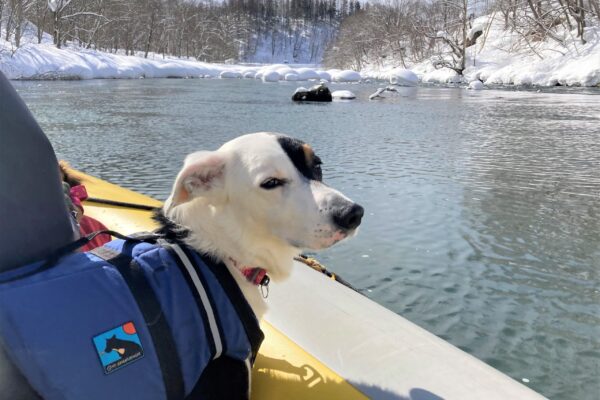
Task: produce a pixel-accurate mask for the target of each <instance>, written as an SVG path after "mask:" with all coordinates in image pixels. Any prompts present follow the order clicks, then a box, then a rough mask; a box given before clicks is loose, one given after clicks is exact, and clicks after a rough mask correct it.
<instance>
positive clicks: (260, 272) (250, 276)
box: [242, 267, 271, 286]
mask: <svg viewBox="0 0 600 400" xmlns="http://www.w3.org/2000/svg"><path fill="white" fill-rule="evenodd" d="M242 274H243V275H244V276H245V277H246V280H247V281H248V282H250V283H252V284H253V285H257V286H258V285H260V286H267V285H268V284H269V281H270V280H271V279H270V278H269V275H267V270H265V269H264V268H259V267H257V268H242Z"/></svg>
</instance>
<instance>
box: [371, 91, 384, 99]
mask: <svg viewBox="0 0 600 400" xmlns="http://www.w3.org/2000/svg"><path fill="white" fill-rule="evenodd" d="M383 92H385V88H379V89H377V90H376V91H375V93H373V94H372V95H370V96H369V100H380V99H385V96H382V94H383Z"/></svg>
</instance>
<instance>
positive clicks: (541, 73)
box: [361, 13, 600, 86]
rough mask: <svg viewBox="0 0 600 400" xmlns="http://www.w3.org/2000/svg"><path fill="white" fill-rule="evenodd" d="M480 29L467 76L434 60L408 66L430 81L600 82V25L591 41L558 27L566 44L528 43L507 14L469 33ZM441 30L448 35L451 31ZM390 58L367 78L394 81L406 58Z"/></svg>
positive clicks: (486, 19)
mask: <svg viewBox="0 0 600 400" xmlns="http://www.w3.org/2000/svg"><path fill="white" fill-rule="evenodd" d="M557 29H559V28H557ZM477 32H482V35H481V36H479V37H478V38H477V41H476V42H475V44H474V45H472V46H470V47H469V48H468V49H467V63H466V68H465V70H464V71H463V76H461V75H458V74H457V73H456V71H454V70H452V69H449V68H440V69H437V68H436V67H435V66H434V64H433V62H432V61H431V60H426V61H424V62H421V63H418V64H414V65H408V68H409V69H410V70H411V71H412V72H414V73H415V74H416V75H417V76H418V78H419V79H420V80H421V81H422V82H425V83H443V84H445V83H463V84H466V83H468V82H472V81H474V80H481V81H482V82H483V83H484V84H485V85H535V86H555V85H564V86H600V26H598V25H596V26H588V27H587V28H586V29H585V33H584V38H585V40H586V41H587V43H586V44H582V43H581V40H580V39H578V38H577V37H576V36H577V32H576V30H574V31H571V32H569V31H566V30H564V31H561V30H557V32H556V35H557V36H558V37H560V38H562V39H563V42H564V44H563V45H561V44H559V43H557V42H556V41H554V40H552V39H550V38H547V39H546V40H545V41H537V42H530V43H529V44H528V43H527V42H526V41H525V40H524V39H523V37H522V36H521V35H519V34H518V33H517V32H514V31H511V30H510V29H509V30H505V29H504V19H503V17H502V15H501V13H496V14H492V15H485V16H482V17H479V18H476V19H475V20H474V21H473V25H472V28H471V29H470V31H469V32H468V34H467V36H468V37H469V38H473V37H474V36H475V34H476V33H477ZM438 35H439V36H443V35H445V32H438ZM530 46H531V47H530ZM532 47H533V50H532ZM536 53H537V54H536ZM386 62H387V65H384V66H383V67H380V66H379V65H378V63H377V62H375V61H373V62H372V64H371V66H370V67H367V68H365V69H364V70H363V71H361V74H362V75H363V77H364V78H372V79H381V80H387V79H389V80H390V82H392V80H391V76H392V74H393V73H394V71H395V70H397V68H396V66H397V65H399V64H400V63H401V61H400V60H393V59H390V60H387V61H386Z"/></svg>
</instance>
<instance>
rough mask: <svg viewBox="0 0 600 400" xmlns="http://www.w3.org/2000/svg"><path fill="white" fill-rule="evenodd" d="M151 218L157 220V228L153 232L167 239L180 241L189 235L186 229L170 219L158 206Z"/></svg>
mask: <svg viewBox="0 0 600 400" xmlns="http://www.w3.org/2000/svg"><path fill="white" fill-rule="evenodd" d="M152 219H153V220H155V221H156V222H158V229H156V231H155V232H156V233H158V234H159V235H161V236H163V237H164V238H165V239H166V240H167V241H176V242H181V241H183V239H185V238H187V237H188V236H189V235H190V231H189V230H188V229H186V228H184V227H182V226H181V225H177V224H176V223H175V222H173V221H171V220H170V219H169V218H167V216H166V215H165V214H164V213H163V210H162V209H160V208H157V209H156V210H155V211H154V213H153V215H152Z"/></svg>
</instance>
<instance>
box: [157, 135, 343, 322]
mask: <svg viewBox="0 0 600 400" xmlns="http://www.w3.org/2000/svg"><path fill="white" fill-rule="evenodd" d="M277 135H278V134H273V133H265V132H261V133H255V134H249V135H245V136H240V137H238V138H236V139H234V140H232V141H230V142H227V143H225V144H224V145H223V146H222V147H221V148H220V149H218V150H216V151H212V152H207V151H202V152H197V153H193V154H190V155H189V156H188V157H187V158H186V159H185V162H184V166H183V168H182V170H181V171H180V172H179V174H178V176H177V179H176V180H175V184H174V185H173V191H172V193H171V195H170V197H169V198H168V199H167V201H166V202H165V206H164V212H165V215H166V216H167V217H168V218H169V219H171V220H173V221H174V222H176V223H177V224H180V225H182V226H184V227H186V228H188V229H189V230H190V231H191V235H190V237H189V238H188V244H189V245H191V246H192V247H194V248H196V249H198V250H201V251H203V252H208V253H210V254H212V255H214V256H216V257H217V258H219V259H221V260H223V261H224V262H225V264H226V265H227V267H228V268H229V270H230V271H231V274H232V275H233V276H234V277H235V279H236V281H237V283H238V284H239V286H240V288H241V289H242V292H243V293H244V295H245V296H246V298H247V300H248V302H249V304H250V305H251V307H252V308H253V310H254V312H255V313H256V316H257V318H259V319H260V318H261V317H262V315H263V314H264V312H265V311H266V304H265V302H264V300H263V299H262V296H261V294H260V292H259V290H258V289H257V287H256V286H255V285H252V284H251V283H249V282H248V281H247V280H246V278H245V277H244V276H243V275H242V274H241V272H240V271H239V270H238V269H237V268H236V267H235V266H234V265H233V264H234V263H233V262H232V261H231V260H236V261H237V262H238V263H240V264H243V265H248V266H253V267H254V266H255V267H261V268H264V269H265V270H266V271H267V273H268V274H269V276H270V277H271V279H272V280H273V281H278V280H282V279H285V278H287V277H288V276H289V275H290V273H291V270H292V266H293V258H294V257H295V256H297V255H298V254H299V253H300V251H301V250H302V249H307V248H308V249H322V248H326V247H329V246H331V245H333V244H334V243H336V242H338V241H340V240H342V239H344V238H346V237H348V236H351V235H353V234H354V231H351V232H342V230H340V229H338V228H337V227H336V226H335V224H334V223H333V222H332V219H331V208H332V207H331V204H332V203H333V202H334V201H337V202H339V201H340V199H342V201H346V202H350V200H348V199H347V198H346V197H344V196H343V195H342V194H341V193H339V192H338V191H336V190H334V189H331V188H329V187H327V186H326V185H325V184H323V183H322V182H318V181H314V180H308V179H306V178H305V177H303V176H302V175H301V174H300V173H299V171H298V170H297V169H296V168H295V167H294V165H293V163H292V162H291V161H290V159H289V157H288V156H287V154H286V153H285V151H284V150H283V149H282V148H281V146H280V145H279V143H278V141H277V137H278V136H277ZM273 177H275V178H279V179H284V180H285V181H286V184H285V185H284V186H282V187H277V188H275V189H271V190H265V189H263V188H262V187H261V186H260V185H261V183H263V182H264V181H265V180H267V179H269V178H273Z"/></svg>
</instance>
